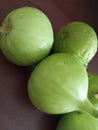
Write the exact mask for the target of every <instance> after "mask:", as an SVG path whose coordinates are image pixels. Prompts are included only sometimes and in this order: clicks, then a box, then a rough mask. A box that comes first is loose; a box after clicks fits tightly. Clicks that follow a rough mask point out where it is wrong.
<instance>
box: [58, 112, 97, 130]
mask: <svg viewBox="0 0 98 130" xmlns="http://www.w3.org/2000/svg"><path fill="white" fill-rule="evenodd" d="M56 130H98V119H97V118H95V117H93V116H92V115H90V114H89V113H87V112H84V111H73V112H71V113H67V114H65V115H63V116H62V117H61V118H60V120H59V122H58V124H57V128H56Z"/></svg>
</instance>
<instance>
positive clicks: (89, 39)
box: [53, 21, 98, 66]
mask: <svg viewBox="0 0 98 130" xmlns="http://www.w3.org/2000/svg"><path fill="white" fill-rule="evenodd" d="M97 47H98V40H97V34H96V32H95V30H94V29H93V28H92V27H91V26H90V25H88V24H87V23H84V22H80V21H74V22H71V23H69V24H67V25H64V26H63V27H62V28H61V30H60V31H59V32H58V33H57V35H56V36H55V40H54V45H53V51H54V52H56V53H60V52H67V53H70V54H72V55H74V56H76V57H78V58H79V59H80V60H81V62H82V63H83V65H85V66H87V65H88V63H89V62H90V61H91V60H92V58H93V57H94V56H95V54H96V52H97Z"/></svg>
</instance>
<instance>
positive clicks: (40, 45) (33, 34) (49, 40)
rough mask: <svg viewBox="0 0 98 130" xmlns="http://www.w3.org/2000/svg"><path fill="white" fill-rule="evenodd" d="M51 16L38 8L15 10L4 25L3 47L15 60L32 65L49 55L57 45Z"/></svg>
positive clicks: (0, 35)
mask: <svg viewBox="0 0 98 130" xmlns="http://www.w3.org/2000/svg"><path fill="white" fill-rule="evenodd" d="M53 39H54V36H53V29H52V25H51V22H50V20H49V18H48V17H47V16H46V15H45V14H44V13H43V12H42V11H41V10H39V9H37V8H34V7H20V8H17V9H14V10H12V11H11V12H10V13H8V14H7V16H6V17H5V18H4V20H3V22H2V24H1V26H0V48H1V50H2V52H3V54H4V55H5V57H6V58H7V59H8V60H9V61H11V62H12V63H14V64H16V65H20V66H28V65H32V64H34V63H37V62H39V61H40V60H42V59H43V58H45V57H46V56H47V55H48V54H49V52H50V50H51V48H52V45H53Z"/></svg>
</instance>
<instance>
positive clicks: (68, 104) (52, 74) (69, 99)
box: [28, 53, 93, 114]
mask: <svg viewBox="0 0 98 130" xmlns="http://www.w3.org/2000/svg"><path fill="white" fill-rule="evenodd" d="M87 92H88V75H87V71H86V68H85V67H84V66H83V65H82V64H81V63H80V61H79V60H78V58H75V57H73V56H72V55H70V54H66V53H58V54H52V55H51V56H48V57H47V58H45V59H44V60H43V61H41V62H40V63H39V64H38V65H37V66H36V67H35V69H34V71H33V72H32V73H31V75H30V78H29V81H28V96H29V98H30V100H31V102H32V104H33V105H34V106H36V107H37V108H38V109H39V110H41V111H43V112H46V113H49V114H62V113H67V112H71V111H73V110H76V109H79V110H80V109H83V110H85V111H88V112H90V113H91V114H93V108H92V105H91V104H90V102H89V101H88V99H87Z"/></svg>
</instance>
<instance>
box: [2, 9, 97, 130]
mask: <svg viewBox="0 0 98 130" xmlns="http://www.w3.org/2000/svg"><path fill="white" fill-rule="evenodd" d="M97 44H98V42H97V34H96V32H95V31H94V29H93V28H92V27H91V26H90V25H88V24H87V23H84V22H80V21H76V22H71V23H69V24H67V25H65V26H63V27H62V29H61V30H60V31H59V32H58V33H57V35H56V36H54V32H53V28H52V24H51V22H50V20H49V18H48V17H47V16H46V15H45V14H44V13H43V12H42V11H40V10H39V9H37V8H33V7H21V8H18V9H15V10H13V11H12V12H10V13H9V14H8V15H7V16H6V17H5V19H4V21H3V22H2V25H1V27H0V48H1V51H2V53H3V54H4V55H5V57H6V58H7V59H8V60H9V61H11V62H12V63H14V64H16V65H20V66H30V65H32V64H35V63H36V66H35V68H34V70H32V73H31V75H30V77H29V79H28V86H27V87H28V96H29V99H30V101H31V102H32V104H33V105H34V106H35V107H36V108H38V109H39V110H40V111H42V112H45V113H48V114H63V116H62V117H61V119H60V121H59V122H58V125H57V130H83V129H84V130H88V129H89V130H98V126H97V123H98V118H97V116H98V88H97V84H98V80H97V79H98V75H97V74H92V73H88V72H87V67H88V64H89V62H90V61H91V60H92V59H93V57H94V56H95V54H96V52H97V46H98V45H97Z"/></svg>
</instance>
